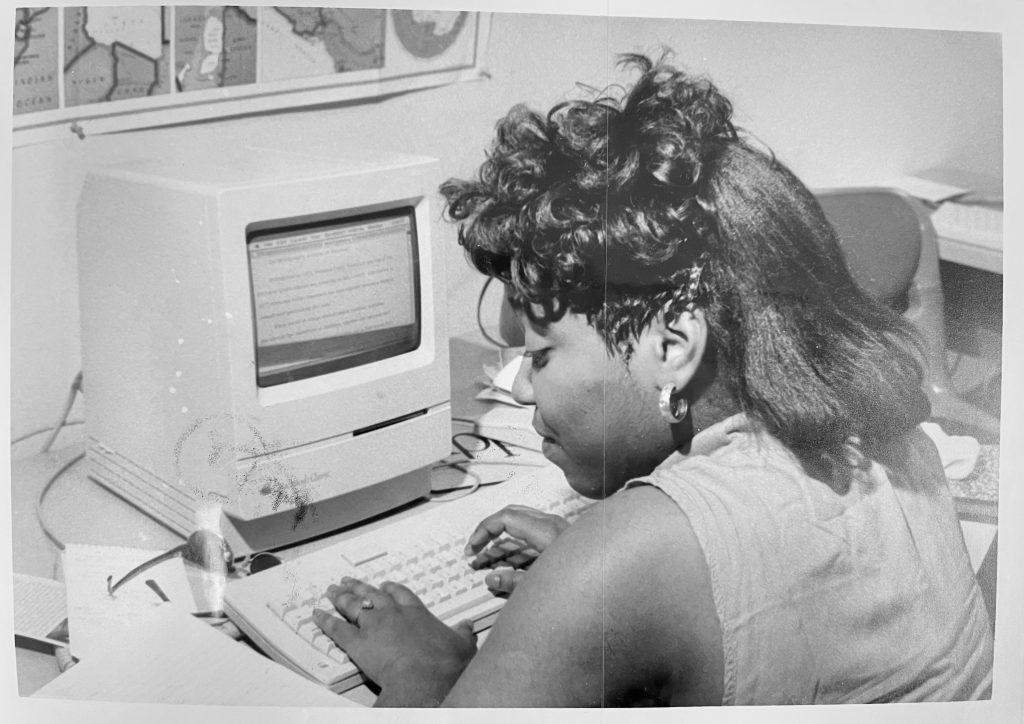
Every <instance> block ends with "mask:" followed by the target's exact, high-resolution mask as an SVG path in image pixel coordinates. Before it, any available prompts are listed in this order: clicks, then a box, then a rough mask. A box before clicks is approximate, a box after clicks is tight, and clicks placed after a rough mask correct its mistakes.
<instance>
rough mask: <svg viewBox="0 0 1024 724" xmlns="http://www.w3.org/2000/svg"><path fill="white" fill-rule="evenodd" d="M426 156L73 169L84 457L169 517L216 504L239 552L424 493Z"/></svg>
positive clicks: (440, 326) (429, 177)
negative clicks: (78, 180)
mask: <svg viewBox="0 0 1024 724" xmlns="http://www.w3.org/2000/svg"><path fill="white" fill-rule="evenodd" d="M435 171H436V162H435V161H432V160H430V159H425V158H420V157H408V156H401V155H395V154H365V155H358V154H354V155H348V156H333V157H332V156H329V155H324V156H320V155H312V154H309V155H307V154H302V153H294V152H288V151H283V150H275V149H267V148H237V149H225V150H219V151H216V152H212V153H207V154H202V153H196V152H193V153H191V154H190V153H187V152H182V153H179V152H177V151H175V152H174V153H167V154H162V155H160V157H154V158H148V159H143V160H134V161H129V162H125V163H121V164H113V165H110V166H106V167H98V168H96V169H94V170H92V171H90V173H89V174H88V176H87V179H86V182H85V185H84V187H83V190H82V195H81V199H80V203H79V209H78V244H79V273H80V294H81V323H82V364H83V389H84V397H85V416H86V432H87V440H88V442H87V458H88V470H89V475H90V476H91V477H93V478H94V479H95V480H97V481H99V482H100V483H102V484H103V485H105V486H107V487H108V488H110V489H112V490H113V491H115V492H116V493H118V494H119V495H121V496H123V497H124V498H126V499H127V500H129V501H130V502H132V503H133V504H135V505H136V506H138V507H139V508H141V509H142V510H143V511H145V512H146V513H148V514H149V515H151V516H153V517H154V518H156V519H157V520H159V521H161V522H162V523H164V524H166V525H167V526H169V527H170V528H172V529H174V530H176V531H178V532H180V533H182V534H183V535H187V534H188V533H189V532H191V531H193V530H195V529H196V527H197V523H198V521H200V520H201V519H203V518H204V517H206V518H208V517H209V516H210V511H211V510H212V511H214V512H213V515H214V516H215V517H216V516H217V515H219V518H220V519H219V522H220V525H221V527H222V532H223V533H224V535H225V537H226V538H227V539H228V542H229V543H230V544H231V546H232V548H233V549H234V551H235V553H236V554H239V555H241V554H244V553H247V552H252V551H257V550H267V549H271V548H277V547H281V546H285V545H289V544H292V543H295V542H298V541H301V540H304V539H307V538H311V537H314V536H317V535H320V534H323V533H326V532H329V531H332V530H336V529H338V528H341V527H344V526H347V525H351V524H353V523H356V522H359V521H362V520H364V519H366V518H369V517H372V516H374V515H376V514H379V513H381V512H384V511H386V510H389V509H392V508H394V507H397V506H399V505H402V504H404V503H406V502H409V501H411V500H413V499H416V498H418V497H421V496H424V495H426V494H428V493H429V491H430V477H429V466H430V465H431V464H432V463H434V462H436V461H437V460H439V459H440V458H442V457H444V456H445V455H446V454H447V453H448V451H449V445H450V428H451V413H450V405H449V402H450V392H449V386H450V383H449V371H448V339H447V334H446V330H445V321H446V320H445V317H446V313H445V305H444V299H445V284H444V273H443V255H442V253H441V250H440V249H439V248H437V245H436V244H435V243H432V240H431V233H430V232H431V223H432V221H433V218H432V214H431V209H430V203H429V195H430V192H431V191H432V189H433V186H434V185H435V184H436V179H435V173H434V172H435ZM433 216H437V215H436V214H434V215H433ZM218 511H219V512H218Z"/></svg>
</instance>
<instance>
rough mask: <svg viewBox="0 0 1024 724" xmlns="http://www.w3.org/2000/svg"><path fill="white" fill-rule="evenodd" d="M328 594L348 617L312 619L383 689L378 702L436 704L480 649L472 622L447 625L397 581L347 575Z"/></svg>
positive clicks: (323, 614) (321, 614) (317, 616)
mask: <svg viewBox="0 0 1024 724" xmlns="http://www.w3.org/2000/svg"><path fill="white" fill-rule="evenodd" d="M326 595H327V598H328V599H329V600H330V601H331V602H332V603H334V607H335V608H336V609H337V610H338V613H340V614H341V615H342V616H343V617H344V618H338V617H336V616H332V615H330V614H329V613H327V612H325V611H321V610H316V611H314V612H313V618H314V620H315V621H316V623H317V625H318V626H320V628H321V629H323V631H324V633H326V634H327V635H328V636H330V637H331V639H333V640H334V642H335V643H336V644H338V646H339V647H340V648H341V649H342V650H344V651H345V653H347V654H348V655H349V657H350V658H351V659H352V661H353V662H354V663H355V664H356V666H358V667H359V669H360V670H361V671H362V672H363V673H364V674H365V675H366V676H367V677H369V678H370V679H371V680H372V681H373V682H375V683H376V684H377V685H378V686H379V687H380V688H381V693H380V696H378V697H377V703H376V706H437V705H438V704H440V703H441V701H442V700H443V699H444V697H445V696H446V695H447V694H448V691H449V690H450V689H451V688H452V686H453V685H454V684H455V681H456V680H457V679H458V678H459V675H460V674H461V673H462V670H463V669H464V668H466V664H468V663H469V661H470V659H472V658H473V655H474V654H475V653H476V635H475V634H474V633H473V624H472V622H469V621H463V622H461V623H459V624H457V625H456V626H455V627H448V626H446V625H445V624H444V623H442V622H441V621H440V620H439V619H438V618H436V617H435V616H434V615H433V614H432V613H430V611H428V610H427V607H426V606H424V605H423V602H422V601H420V599H419V598H417V596H416V594H414V593H413V592H412V591H410V590H409V589H408V588H406V587H405V586H402V585H400V584H398V583H391V582H386V583H382V584H381V586H380V588H375V587H373V586H371V585H369V584H367V583H363V582H362V581H357V580H355V579H354V578H343V579H341V582H340V583H339V584H338V585H335V586H331V587H329V588H328V589H327V594H326Z"/></svg>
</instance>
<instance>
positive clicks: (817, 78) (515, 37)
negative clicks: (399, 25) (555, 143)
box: [11, 14, 1002, 436]
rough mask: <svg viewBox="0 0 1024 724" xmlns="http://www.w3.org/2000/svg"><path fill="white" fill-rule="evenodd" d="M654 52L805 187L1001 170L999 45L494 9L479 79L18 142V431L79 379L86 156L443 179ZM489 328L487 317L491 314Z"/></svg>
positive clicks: (933, 35)
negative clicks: (240, 154) (501, 119)
mask: <svg viewBox="0 0 1024 724" xmlns="http://www.w3.org/2000/svg"><path fill="white" fill-rule="evenodd" d="M658 44H665V45H668V46H670V47H673V48H674V49H675V50H676V59H677V61H678V62H679V63H681V64H683V65H685V66H686V67H688V68H690V69H691V70H694V71H698V72H706V73H708V74H709V75H710V76H711V77H712V78H713V79H714V80H715V81H716V83H717V84H718V85H719V86H720V87H721V88H722V89H723V90H724V91H725V92H726V93H727V94H728V95H729V96H730V97H731V98H732V100H733V102H734V105H735V107H736V109H737V121H738V123H739V124H740V125H741V126H743V127H745V128H748V129H750V130H752V131H754V132H756V135H757V136H758V137H759V138H760V139H761V140H763V141H764V142H765V143H767V144H768V145H770V146H771V147H772V149H773V150H774V151H775V152H776V154H777V155H778V156H779V157H780V158H782V159H783V160H784V161H786V162H787V163H788V164H789V165H790V166H791V167H792V168H793V169H794V170H795V171H796V172H797V173H798V174H800V175H801V176H802V177H803V178H804V180H805V181H806V182H807V183H808V184H809V185H811V186H832V185H854V184H867V183H873V182H878V181H882V180H885V179H887V178H890V177H893V176H896V175H899V174H902V173H908V172H913V171H915V170H920V169H924V168H928V167H932V166H939V165H941V166H949V167H954V168H961V169H964V170H968V171H975V172H981V173H986V174H990V175H995V176H1000V175H1001V174H1002V132H1001V127H1002V126H1001V119H1002V102H1001V88H1002V77H1001V70H1000V65H1001V48H1000V39H999V36H998V35H992V34H976V33H951V32H944V31H923V30H922V31H919V30H894V29H884V28H883V29H865V28H846V27H828V26H817V27H810V26H799V25H774V24H761V23H738V22H711V21H700V22H694V21H684V20H651V19H628V18H627V19H623V18H617V19H610V20H609V19H606V18H602V17H578V16H575V17H574V16H540V15H511V14H499V15H496V16H495V18H494V21H493V26H492V40H491V46H490V53H489V59H490V62H489V64H490V70H491V76H492V77H491V79H490V80H485V81H480V82H475V83H467V84H461V85H456V86H449V87H444V88H438V89H433V90H427V91H422V92H416V93H410V94H406V95H400V96H395V97H391V98H388V99H384V100H381V101H378V102H373V103H366V104H357V105H346V106H339V107H319V108H315V109H308V110H298V111H294V112H288V113H276V114H271V115H266V116H260V117H243V118H237V119H229V120H221V121H216V122H210V123H204V124H198V125H192V126H182V127H175V128H165V129H157V130H149V131H142V132H134V133H126V134H120V135H117V136H106V137H95V138H86V139H85V140H83V141H79V140H78V139H76V138H74V137H73V136H71V134H70V133H69V134H68V136H69V138H67V139H65V140H64V141H61V142H53V143H46V144H39V145H34V146H29V147H25V148H17V149H15V150H14V153H13V179H14V183H13V185H12V189H13V191H12V199H11V201H12V251H11V257H12V261H11V263H12V272H13V273H12V277H13V281H12V298H11V416H12V419H11V425H12V436H18V435H19V434H23V433H25V432H28V431H30V430H33V429H35V428H37V427H41V426H46V425H48V424H51V423H52V422H53V418H54V417H55V416H56V415H57V414H58V413H59V412H60V409H61V405H62V402H63V400H64V399H65V396H66V393H67V389H68V384H69V383H70V381H71V379H72V377H73V376H74V374H75V373H76V372H77V371H78V369H79V364H80V353H79V335H78V302H77V294H78V290H77V281H76V262H75V253H76V252H75V204H76V201H77V197H78V191H79V188H80V185H81V182H82V179H83V177H84V174H85V170H86V168H87V167H88V165H89V164H90V163H93V162H95V161H102V160H107V159H110V158H116V157H120V156H130V155H134V154H139V153H146V152H147V151H148V149H150V148H151V147H153V146H159V147H161V148H165V149H166V148H172V149H173V147H174V145H175V144H196V143H212V144H221V143H226V144H230V143H243V142H254V143H258V144H282V145H287V146H290V147H296V146H301V147H304V148H322V149H325V150H332V149H338V150H343V149H344V148H346V147H347V146H349V145H357V146H374V145H376V146H380V147H381V148H389V149H394V150H397V151H406V152H413V153H422V154H426V155H431V156H435V157H437V158H440V159H441V160H442V172H441V174H440V176H439V178H438V179H437V180H438V182H440V181H441V180H443V178H446V177H449V176H452V175H465V174H469V173H472V172H473V171H474V170H475V168H476V166H477V165H478V164H479V162H480V161H481V160H482V158H483V155H482V151H483V149H484V148H485V146H486V144H487V143H488V141H489V139H490V134H491V131H492V129H493V125H494V121H495V120H496V119H497V117H498V116H499V115H500V114H501V113H503V112H504V111H505V110H506V109H507V108H508V107H509V106H510V105H511V104H513V103H515V102H519V101H525V102H527V103H528V104H530V105H533V106H535V107H539V108H545V109H546V108H547V107H548V106H550V105H551V104H553V103H555V102H557V101H559V100H562V99H563V98H566V97H570V96H573V95H576V94H577V93H578V92H577V91H576V90H575V88H574V86H575V83H576V81H580V82H583V83H586V84H589V85H591V86H596V87H603V86H605V85H607V84H608V83H609V82H613V81H624V80H626V78H625V77H623V76H621V75H619V74H618V73H616V71H615V63H614V57H613V54H614V53H618V52H621V51H627V50H653V49H655V48H656V47H657V46H658ZM445 233H446V235H447V236H446V238H443V239H442V240H441V241H442V243H443V244H446V245H447V246H448V249H449V251H448V290H449V300H450V303H451V306H450V309H449V321H450V327H451V330H452V332H453V333H458V332H462V331H467V330H469V329H471V328H473V327H474V325H475V317H474V308H475V304H476V297H477V294H478V292H479V289H480V280H479V279H478V278H477V276H476V275H475V274H474V273H473V272H471V271H470V270H469V268H468V267H467V265H466V263H465V262H464V260H463V259H462V254H461V250H460V249H459V248H458V246H457V244H455V243H454V230H453V229H446V232H445ZM486 319H487V320H488V321H494V315H493V314H491V312H490V310H489V311H488V315H487V317H486ZM87 385H88V381H86V386H87ZM80 405H81V403H79V406H78V407H76V412H75V414H77V415H80V414H81V412H80V409H79V408H80Z"/></svg>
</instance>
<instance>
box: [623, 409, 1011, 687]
mask: <svg viewBox="0 0 1024 724" xmlns="http://www.w3.org/2000/svg"><path fill="white" fill-rule="evenodd" d="M906 443H907V444H906V452H907V458H908V459H907V465H906V466H905V467H903V468H902V469H901V470H900V471H892V470H887V469H886V468H884V467H883V466H882V465H880V464H878V463H877V462H871V463H870V465H869V466H866V469H857V470H855V471H854V478H853V481H852V483H851V485H850V489H849V491H848V492H847V493H846V494H843V495H840V494H838V493H836V492H834V491H833V490H832V489H831V488H829V486H828V485H826V484H824V483H822V482H821V481H819V480H815V479H814V478H811V477H809V476H808V474H807V473H806V472H804V469H803V467H802V466H801V465H800V463H799V462H798V461H797V459H796V458H795V456H794V455H793V454H792V453H791V452H790V451H789V450H788V449H787V448H786V447H785V446H783V445H782V443H781V442H779V441H778V440H777V439H775V438H774V437H772V436H770V435H769V434H767V433H766V432H765V431H763V429H761V428H760V427H759V426H757V425H755V424H754V423H752V422H751V421H750V420H749V419H748V418H747V417H746V416H745V415H742V414H741V415H736V416H733V417H730V418H728V419H726V420H724V421H722V422H720V423H718V424H716V425H714V426H713V427H711V428H708V429H707V430H704V431H702V432H701V433H699V434H698V435H697V436H695V437H694V439H693V441H692V443H691V446H690V450H689V451H688V452H687V453H686V454H681V453H675V454H673V455H672V456H671V457H669V458H668V459H667V460H666V461H665V462H664V463H662V464H661V465H660V466H659V467H658V468H657V469H656V470H655V471H654V472H653V473H652V474H651V475H650V476H648V477H646V478H641V479H638V480H634V481H632V482H631V483H630V485H639V484H648V485H653V486H656V487H657V488H659V489H661V490H662V491H663V492H665V493H666V494H667V495H668V496H669V497H670V498H672V500H674V501H675V503H676V504H677V505H678V506H679V508H680V509H681V510H682V512H683V513H684V514H685V515H686V516H687V518H688V519H689V521H690V524H691V525H692V526H693V530H694V531H695V533H696V535H697V539H698V540H699V542H700V545H701V547H702V549H703V552H704V557H705V560H706V561H707V566H708V571H709V572H710V576H711V587H712V594H713V597H714V602H715V608H716V609H717V612H718V618H719V621H720V623H721V626H722V646H723V653H724V656H725V680H724V695H723V700H722V703H723V704H726V705H729V704H736V705H746V704H790V703H793V704H796V703H801V704H811V703H815V704H817V703H864V702H893V701H960V700H967V699H976V698H988V697H990V696H991V686H992V630H991V626H990V623H989V619H988V613H987V611H986V608H985V605H984V602H983V600H982V597H981V591H980V589H979V588H978V585H977V582H976V580H975V577H974V573H973V571H972V569H971V565H970V561H969V559H968V556H967V551H966V548H965V545H964V542H963V534H962V532H961V529H960V525H959V521H958V519H957V516H956V512H955V510H954V507H953V501H952V496H951V495H950V493H949V489H948V486H947V483H946V479H945V475H944V474H943V471H942V467H941V465H940V463H939V459H938V453H937V452H936V450H935V447H934V445H933V444H932V442H931V440H929V439H928V438H927V436H926V435H925V434H924V433H923V432H921V431H920V430H918V431H915V432H914V433H912V434H910V435H909V436H908V438H907V439H906Z"/></svg>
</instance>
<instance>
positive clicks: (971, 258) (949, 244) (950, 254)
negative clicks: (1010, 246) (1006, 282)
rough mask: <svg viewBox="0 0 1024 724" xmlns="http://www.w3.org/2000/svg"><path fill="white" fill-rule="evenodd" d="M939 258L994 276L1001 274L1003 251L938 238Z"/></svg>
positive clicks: (957, 240)
mask: <svg viewBox="0 0 1024 724" xmlns="http://www.w3.org/2000/svg"><path fill="white" fill-rule="evenodd" d="M938 242H939V258H940V259H942V260H943V261H951V262H953V263H955V264H963V265H964V266H970V267H974V268H975V269H982V270H984V271H988V272H993V273H995V274H1002V273H1003V250H1002V248H998V249H997V248H993V247H987V246H981V245H979V244H972V243H970V242H968V241H961V240H960V239H947V238H946V237H943V236H940V237H938Z"/></svg>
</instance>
